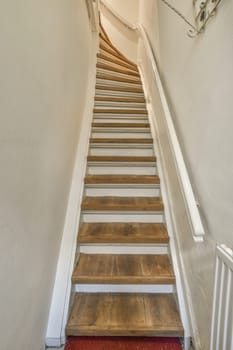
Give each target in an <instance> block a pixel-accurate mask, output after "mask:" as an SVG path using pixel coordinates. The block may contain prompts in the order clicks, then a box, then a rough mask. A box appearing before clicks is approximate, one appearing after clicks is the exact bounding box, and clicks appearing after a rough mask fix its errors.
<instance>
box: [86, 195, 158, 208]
mask: <svg viewBox="0 0 233 350" xmlns="http://www.w3.org/2000/svg"><path fill="white" fill-rule="evenodd" d="M81 208H82V210H100V211H102V210H103V211H121V210H126V211H162V210H163V202H162V199H161V198H160V197H115V196H104V197H101V196H100V197H99V196H98V197H89V196H86V197H84V198H83V201H82V205H81Z"/></svg>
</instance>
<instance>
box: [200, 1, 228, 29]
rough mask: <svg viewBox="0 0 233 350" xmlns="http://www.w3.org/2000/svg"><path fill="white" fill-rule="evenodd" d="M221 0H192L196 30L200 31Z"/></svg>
mask: <svg viewBox="0 0 233 350" xmlns="http://www.w3.org/2000/svg"><path fill="white" fill-rule="evenodd" d="M221 1H222V0H193V6H194V16H195V24H196V28H197V32H198V33H200V32H202V31H203V29H204V28H205V26H206V23H207V22H208V20H209V19H210V18H211V17H212V16H214V15H215V14H216V11H217V7H218V5H219V4H220V2H221Z"/></svg>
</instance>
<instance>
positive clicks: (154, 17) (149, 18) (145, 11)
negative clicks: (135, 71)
mask: <svg viewBox="0 0 233 350" xmlns="http://www.w3.org/2000/svg"><path fill="white" fill-rule="evenodd" d="M138 16H139V19H138V21H139V22H140V23H141V24H143V27H144V29H145V30H146V33H147V35H148V37H149V40H150V43H151V46H152V48H153V52H154V54H155V57H156V61H157V63H159V58H160V53H159V21H158V5H157V1H154V0H146V2H145V1H144V0H139V13H138Z"/></svg>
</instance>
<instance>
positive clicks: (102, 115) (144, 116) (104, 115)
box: [93, 112, 148, 122]
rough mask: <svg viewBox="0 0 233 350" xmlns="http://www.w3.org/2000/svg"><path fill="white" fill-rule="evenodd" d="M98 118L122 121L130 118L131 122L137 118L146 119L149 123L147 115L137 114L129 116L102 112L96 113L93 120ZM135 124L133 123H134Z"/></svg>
mask: <svg viewBox="0 0 233 350" xmlns="http://www.w3.org/2000/svg"><path fill="white" fill-rule="evenodd" d="M96 117H102V118H103V117H108V118H112V117H113V118H116V117H117V118H122V119H125V118H129V119H131V120H133V119H134V118H135V119H137V118H146V119H147V121H148V116H147V114H137V113H134V114H132V113H130V114H127V113H124V114H122V113H105V112H101V113H94V114H93V118H96ZM132 122H133V121H132Z"/></svg>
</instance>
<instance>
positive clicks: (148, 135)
mask: <svg viewBox="0 0 233 350" xmlns="http://www.w3.org/2000/svg"><path fill="white" fill-rule="evenodd" d="M91 137H96V138H98V137H99V138H102V137H110V138H128V139H130V138H131V139H132V138H133V139H134V138H138V139H140V138H141V139H146V138H148V139H151V133H150V132H142V131H141V132H140V130H138V132H137V133H135V132H133V131H132V132H127V131H126V130H125V131H123V132H120V131H118V132H113V131H112V129H107V130H106V131H102V132H101V131H94V132H92V134H91Z"/></svg>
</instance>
